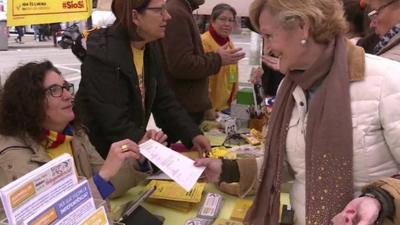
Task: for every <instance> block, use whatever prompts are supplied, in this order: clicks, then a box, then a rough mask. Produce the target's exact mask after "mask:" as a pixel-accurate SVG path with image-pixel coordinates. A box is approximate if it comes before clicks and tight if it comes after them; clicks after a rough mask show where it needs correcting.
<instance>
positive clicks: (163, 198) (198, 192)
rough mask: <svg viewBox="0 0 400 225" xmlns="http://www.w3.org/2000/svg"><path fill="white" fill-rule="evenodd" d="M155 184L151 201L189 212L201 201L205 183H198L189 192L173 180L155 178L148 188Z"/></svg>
mask: <svg viewBox="0 0 400 225" xmlns="http://www.w3.org/2000/svg"><path fill="white" fill-rule="evenodd" d="M154 186H156V187H157V189H156V191H155V192H154V193H153V194H152V195H151V196H150V197H149V202H153V203H156V204H158V205H162V206H165V207H169V208H173V209H176V210H179V211H183V212H187V211H189V210H191V209H192V208H193V206H194V205H195V204H196V203H199V202H201V197H202V194H203V191H204V188H205V183H197V184H196V185H195V186H194V187H193V188H192V189H191V191H189V192H187V191H186V190H184V189H183V188H182V187H180V186H179V185H178V184H177V183H175V182H173V181H163V180H153V181H151V182H150V183H149V184H148V185H147V186H146V190H147V189H150V188H152V187H154Z"/></svg>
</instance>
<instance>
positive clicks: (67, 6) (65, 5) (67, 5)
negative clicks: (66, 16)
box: [63, 1, 85, 9]
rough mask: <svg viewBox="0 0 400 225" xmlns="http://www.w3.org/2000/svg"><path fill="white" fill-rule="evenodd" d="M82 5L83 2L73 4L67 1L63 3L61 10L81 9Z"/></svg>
mask: <svg viewBox="0 0 400 225" xmlns="http://www.w3.org/2000/svg"><path fill="white" fill-rule="evenodd" d="M84 7H85V6H84V3H83V1H78V2H73V1H67V2H63V8H65V9H77V8H78V9H81V8H84Z"/></svg>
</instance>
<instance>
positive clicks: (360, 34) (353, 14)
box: [343, 0, 379, 54]
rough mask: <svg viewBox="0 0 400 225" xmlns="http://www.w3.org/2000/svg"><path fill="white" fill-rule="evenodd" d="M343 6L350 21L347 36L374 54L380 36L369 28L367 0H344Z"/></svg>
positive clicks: (367, 51)
mask: <svg viewBox="0 0 400 225" xmlns="http://www.w3.org/2000/svg"><path fill="white" fill-rule="evenodd" d="M343 8H344V13H345V18H346V20H347V22H348V31H347V32H346V36H347V38H349V39H350V40H351V41H352V42H353V43H354V44H356V45H358V46H361V47H363V48H364V50H365V52H366V53H371V54H372V53H373V49H374V47H375V46H376V44H377V43H378V41H379V36H378V35H376V34H375V33H374V32H373V31H372V30H371V29H370V28H369V23H370V21H369V18H368V5H367V0H343Z"/></svg>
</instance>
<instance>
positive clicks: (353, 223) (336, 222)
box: [332, 197, 381, 225]
mask: <svg viewBox="0 0 400 225" xmlns="http://www.w3.org/2000/svg"><path fill="white" fill-rule="evenodd" d="M380 210H381V204H380V203H379V201H378V200H376V199H375V198H371V197H359V198H356V199H353V200H352V201H351V202H350V203H349V204H347V206H346V207H345V208H344V210H343V211H342V212H341V213H339V214H337V215H336V216H335V217H333V219H332V224H333V225H373V224H375V221H376V220H377V219H378V216H379V212H380Z"/></svg>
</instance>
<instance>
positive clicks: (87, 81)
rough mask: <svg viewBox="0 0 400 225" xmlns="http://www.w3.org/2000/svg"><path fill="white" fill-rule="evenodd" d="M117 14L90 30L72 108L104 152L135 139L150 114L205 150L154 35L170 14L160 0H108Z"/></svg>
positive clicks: (204, 141)
mask: <svg viewBox="0 0 400 225" xmlns="http://www.w3.org/2000/svg"><path fill="white" fill-rule="evenodd" d="M111 8H112V12H113V13H114V15H115V17H116V20H115V22H114V24H113V25H112V26H111V27H108V28H104V29H97V30H94V31H92V32H91V33H90V34H89V36H88V38H87V42H86V44H87V52H86V56H85V57H84V59H83V64H82V68H81V70H82V80H81V82H80V86H79V90H78V93H77V96H76V101H75V102H76V104H75V110H76V112H78V115H79V117H80V119H81V120H82V121H83V124H84V125H85V126H86V127H88V129H89V132H88V134H89V137H90V140H91V141H92V143H93V144H94V146H96V149H97V150H98V151H99V152H100V155H102V156H103V157H106V156H107V153H108V151H109V148H110V146H111V144H112V143H113V142H115V141H117V140H121V139H126V138H128V139H130V140H132V141H135V142H138V141H140V140H141V139H142V138H143V135H144V134H145V133H146V127H147V123H148V121H149V118H150V114H151V113H152V114H153V117H154V120H155V122H156V124H157V126H158V127H160V128H161V129H162V130H163V131H164V132H165V133H166V134H167V135H168V136H175V137H177V138H178V139H179V140H181V141H182V142H183V143H184V144H185V145H186V147H188V148H190V147H192V146H193V148H194V149H197V150H199V151H209V150H210V142H209V140H208V139H207V138H206V137H205V136H204V135H202V133H201V131H200V129H199V128H198V126H197V125H196V124H195V123H193V122H192V120H191V119H190V117H189V116H188V114H187V112H186V111H185V110H184V109H183V108H182V106H181V105H180V104H179V103H178V101H177V100H176V98H175V96H174V94H173V92H172V90H171V89H170V87H169V85H168V83H167V81H166V79H165V76H164V74H163V70H162V67H161V64H160V63H159V55H158V52H157V49H156V46H155V43H154V41H156V40H158V39H160V38H163V37H164V35H165V31H166V26H167V22H168V21H169V20H170V19H171V16H170V15H169V13H168V11H167V9H166V6H165V1H164V0H113V2H112V7H111Z"/></svg>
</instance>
